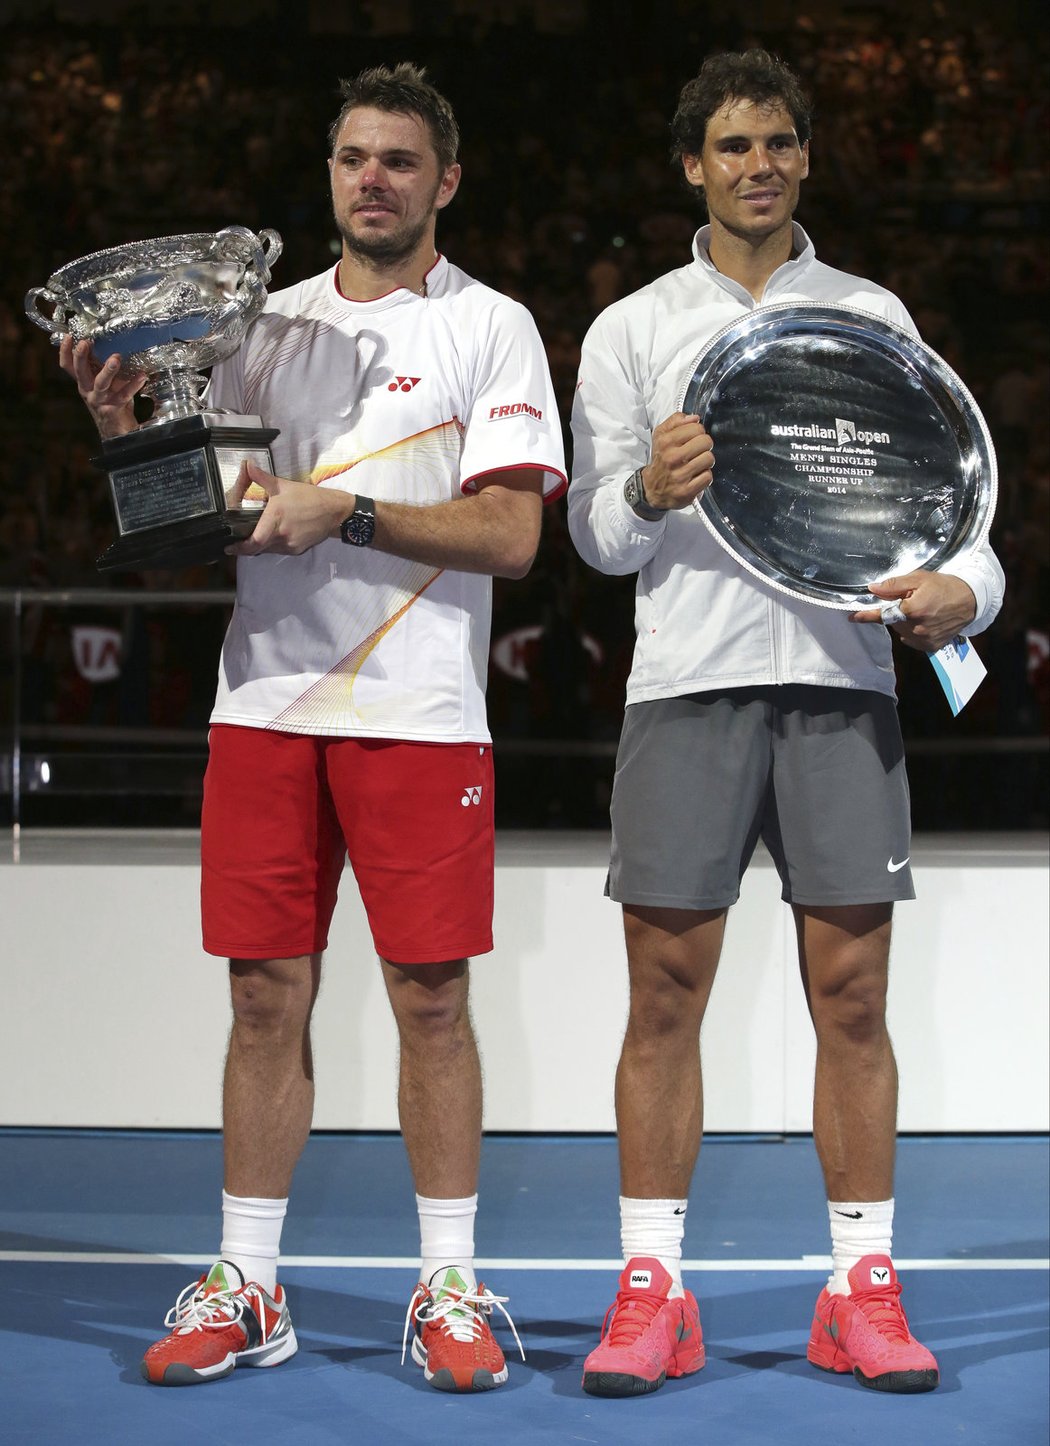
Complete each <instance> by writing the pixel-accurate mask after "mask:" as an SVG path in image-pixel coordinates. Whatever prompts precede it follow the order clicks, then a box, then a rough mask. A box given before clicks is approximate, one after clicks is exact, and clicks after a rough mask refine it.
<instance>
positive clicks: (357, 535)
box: [339, 493, 376, 547]
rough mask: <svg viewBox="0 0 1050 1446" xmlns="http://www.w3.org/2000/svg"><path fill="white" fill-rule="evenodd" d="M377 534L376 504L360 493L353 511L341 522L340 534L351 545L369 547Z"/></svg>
mask: <svg viewBox="0 0 1050 1446" xmlns="http://www.w3.org/2000/svg"><path fill="white" fill-rule="evenodd" d="M375 535H376V505H375V503H374V502H373V501H372V499H371V497H362V496H361V494H360V493H358V496H357V501H356V503H355V506H354V510H353V512H351V514H350V516H349V517H347V518H346V519H345V521H343V522H341V523H340V524H339V536H340V537H341V538H342V539H343V541H344V542H348V543H349V544H350V546H351V547H368V546H369V544H370V543H371V541H372V538H373V537H375Z"/></svg>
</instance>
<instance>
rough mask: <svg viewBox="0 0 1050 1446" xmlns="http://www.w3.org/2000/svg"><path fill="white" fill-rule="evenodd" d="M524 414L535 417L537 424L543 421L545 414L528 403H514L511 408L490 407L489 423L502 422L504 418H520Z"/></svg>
mask: <svg viewBox="0 0 1050 1446" xmlns="http://www.w3.org/2000/svg"><path fill="white" fill-rule="evenodd" d="M522 412H524V413H525V415H526V416H527V417H535V418H536V420H537V422H542V421H543V413H542V412H541V411H540V409H539V407H533V406H530V405H529V403H528V402H512V403H511V405H510V406H504V407H490V408H489V421H490V422H501V421H502V420H503V419H504V417H520V416H521V414H522Z"/></svg>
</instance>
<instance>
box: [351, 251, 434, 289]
mask: <svg viewBox="0 0 1050 1446" xmlns="http://www.w3.org/2000/svg"><path fill="white" fill-rule="evenodd" d="M436 260H437V252H436V251H435V250H434V248H433V245H428V246H426V247H425V248H420V250H419V251H416V252H413V253H412V255H411V256H410V257H406V258H405V260H403V261H396V262H393V263H391V264H388V265H384V264H382V263H381V262H377V261H374V260H372V259H371V258H370V257H367V256H358V255H355V254H354V253H353V252H348V251H347V250H346V249H345V247H344V249H343V255H342V259H341V260H340V262H339V273H338V274H339V290H340V291H341V293H342V294H343V296H345V297H346V298H347V300H348V301H375V300H376V298H377V297H380V296H387V295H389V293H390V292H391V291H397V290H398V288H400V287H404V289H405V290H406V291H411V292H413V293H414V294H415V295H416V296H426V294H427V274H428V272H430V271H431V270H432V269H433V266H434V262H435V261H436Z"/></svg>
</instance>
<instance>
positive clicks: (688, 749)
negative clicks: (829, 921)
mask: <svg viewBox="0 0 1050 1446" xmlns="http://www.w3.org/2000/svg"><path fill="white" fill-rule="evenodd" d="M612 829H613V841H612V859H611V864H610V868H609V881H608V884H607V886H606V892H607V893H608V894H609V895H610V896H611V897H612V898H614V899H616V900H618V901H619V902H620V903H624V904H643V905H649V906H651V907H657V908H672V909H723V908H728V907H729V905H730V904H733V903H735V902H736V900H737V898H738V896H739V893H740V880H741V878H742V877H743V873H744V870H745V869H746V868H747V866H748V863H749V862H750V860H751V855H752V853H753V852H754V849H755V845H756V843H757V842H758V840H759V839H760V838H761V839H762V841H763V843H764V844H765V845H766V847H767V848H768V850H769V852H770V853H771V854H772V856H773V861H774V863H775V864H776V867H777V871H778V873H779V874H780V880H781V883H782V885H783V890H782V897H783V898H784V899H786V900H787V901H788V902H789V903H793V904H809V905H815V906H820V905H848V904H871V903H882V902H889V901H891V900H897V899H913V898H914V897H915V890H914V888H913V886H912V878H911V868H910V867H909V865H908V857H909V854H910V851H911V819H910V807H909V800H908V779H907V775H906V773H905V769H904V744H903V742H902V740H901V732H900V725H899V724H898V721H897V709H896V705H895V704H894V701H893V699H892V698H889V697H886V696H885V695H883V694H881V693H870V692H860V691H858V690H854V689H850V688H818V687H808V686H802V685H796V684H790V685H780V686H771V687H761V688H731V689H726V690H725V691H722V692H711V693H692V694H690V695H688V696H686V697H682V698H660V699H656V700H654V701H652V702H647V703H632V704H631V705H630V706H629V707H628V709H627V713H626V717H625V719H624V726H623V733H622V734H621V737H620V747H619V751H618V753H617V757H616V779H615V782H614V784H613V795H612Z"/></svg>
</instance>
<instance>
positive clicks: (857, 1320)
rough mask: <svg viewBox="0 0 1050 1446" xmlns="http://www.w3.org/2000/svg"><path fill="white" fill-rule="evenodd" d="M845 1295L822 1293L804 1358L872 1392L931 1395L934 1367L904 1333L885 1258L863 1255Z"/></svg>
mask: <svg viewBox="0 0 1050 1446" xmlns="http://www.w3.org/2000/svg"><path fill="white" fill-rule="evenodd" d="M849 1283H850V1293H849V1295H829V1294H828V1292H827V1290H822V1291H821V1292H820V1296H819V1298H818V1299H817V1305H816V1312H815V1314H814V1316H813V1329H812V1330H811V1331H810V1335H809V1346H808V1348H807V1350H806V1356H807V1358H808V1359H809V1360H810V1361H812V1363H813V1365H815V1366H819V1367H820V1369H821V1370H822V1371H852V1372H853V1374H854V1376H855V1377H856V1378H857V1380H858V1381H859V1382H860V1383H861V1385H862V1386H869V1387H870V1388H871V1389H872V1390H873V1391H899V1392H902V1393H904V1392H916V1391H932V1390H933V1388H934V1387H935V1386H936V1385H937V1382H938V1381H939V1379H940V1376H939V1374H938V1370H937V1362H936V1360H935V1359H934V1358H933V1356H932V1355H931V1354H930V1352H929V1351H928V1350H927V1349H926V1347H925V1346H923V1345H920V1344H919V1342H918V1341H917V1340H916V1339H915V1337H914V1336H913V1335H912V1333H911V1331H910V1330H909V1329H908V1318H907V1316H906V1315H905V1314H904V1310H903V1308H902V1306H901V1303H900V1294H901V1286H900V1281H899V1280H898V1279H897V1272H896V1271H895V1270H894V1268H893V1262H892V1261H891V1260H890V1258H889V1256H888V1255H866V1256H865V1257H864V1259H863V1260H860V1261H858V1262H857V1264H856V1265H855V1266H854V1267H853V1269H852V1270H851V1271H850V1273H849Z"/></svg>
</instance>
